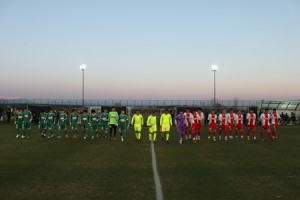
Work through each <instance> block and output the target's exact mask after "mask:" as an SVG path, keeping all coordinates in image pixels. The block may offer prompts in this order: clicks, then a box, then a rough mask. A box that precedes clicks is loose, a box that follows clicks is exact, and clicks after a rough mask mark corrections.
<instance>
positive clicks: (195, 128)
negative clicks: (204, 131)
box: [192, 123, 200, 131]
mask: <svg viewBox="0 0 300 200" xmlns="http://www.w3.org/2000/svg"><path fill="white" fill-rule="evenodd" d="M192 129H193V130H194V131H199V130H200V124H197V123H194V124H192Z"/></svg>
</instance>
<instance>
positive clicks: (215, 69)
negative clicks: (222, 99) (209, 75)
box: [211, 65, 219, 109]
mask: <svg viewBox="0 0 300 200" xmlns="http://www.w3.org/2000/svg"><path fill="white" fill-rule="evenodd" d="M218 70H219V67H218V66H217V65H212V66H211V71H213V72H214V109H216V71H218Z"/></svg>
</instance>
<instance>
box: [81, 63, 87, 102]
mask: <svg viewBox="0 0 300 200" xmlns="http://www.w3.org/2000/svg"><path fill="white" fill-rule="evenodd" d="M80 70H81V71H82V107H84V71H85V70H86V65H80Z"/></svg>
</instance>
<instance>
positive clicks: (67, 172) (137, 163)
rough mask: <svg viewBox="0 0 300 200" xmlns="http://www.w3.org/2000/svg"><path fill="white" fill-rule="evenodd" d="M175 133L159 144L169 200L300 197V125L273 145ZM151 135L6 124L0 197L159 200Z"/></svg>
mask: <svg viewBox="0 0 300 200" xmlns="http://www.w3.org/2000/svg"><path fill="white" fill-rule="evenodd" d="M55 133H57V131H55ZM175 133H176V131H175V129H173V131H172V134H171V140H170V142H169V143H163V142H161V141H160V136H159V134H158V141H157V143H156V144H155V145H154V148H155V155H156V162H157V163H156V164H157V171H158V174H159V179H160V183H161V191H162V195H163V199H165V200H177V199H178V200H186V199H187V200H193V199H195V200H199V199H255V200H258V199H264V200H265V199H289V200H290V199H300V192H299V188H300V145H299V144H300V126H283V127H279V134H278V136H279V139H278V140H277V141H275V142H269V141H264V142H261V141H257V142H253V141H241V140H236V139H235V140H232V141H228V142H225V141H217V142H213V141H212V140H208V139H207V133H208V130H207V127H204V129H203V131H202V137H201V142H198V143H196V144H194V143H192V142H190V141H188V142H184V143H183V144H182V145H180V144H178V142H177V133H176V134H175ZM258 135H259V134H258ZM147 136H148V135H147V128H146V127H144V128H143V135H142V142H140V143H138V142H137V141H136V140H135V138H134V135H133V132H132V128H130V129H129V131H128V132H127V134H126V137H125V141H124V142H121V141H120V138H119V137H118V140H116V141H108V140H107V139H105V138H99V139H96V140H83V139H82V137H80V138H79V139H77V140H72V139H65V138H63V139H60V140H59V139H56V138H55V139H54V138H53V139H42V138H40V136H39V130H38V129H37V126H34V127H33V131H32V137H31V138H30V139H16V138H15V128H14V125H13V124H5V123H1V124H0V158H1V159H0V199H10V200H11V199H14V200H16V199H31V200H32V199H64V200H68V199H81V200H82V199H88V200H91V199H103V200H106V199H113V200H114V199H118V200H127V199H128V200H133V199H139V200H148V199H149V200H150V199H151V200H155V199H156V187H155V182H154V175H153V168H152V156H151V145H150V144H149V143H148V142H147Z"/></svg>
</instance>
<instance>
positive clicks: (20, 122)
mask: <svg viewBox="0 0 300 200" xmlns="http://www.w3.org/2000/svg"><path fill="white" fill-rule="evenodd" d="M15 125H16V129H17V134H16V138H19V137H23V138H24V113H23V109H22V108H20V109H19V110H17V112H16V116H15Z"/></svg>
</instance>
